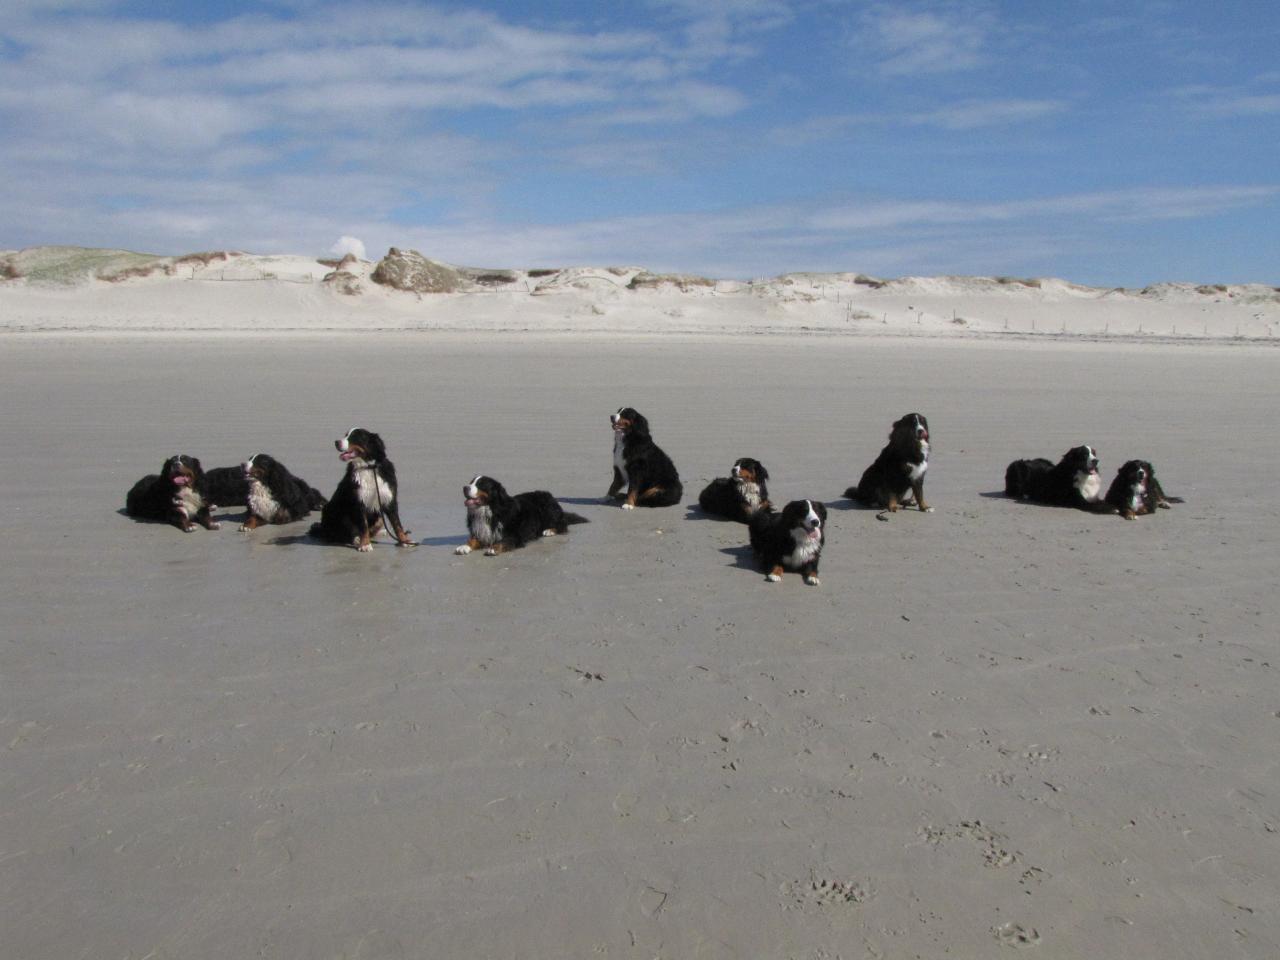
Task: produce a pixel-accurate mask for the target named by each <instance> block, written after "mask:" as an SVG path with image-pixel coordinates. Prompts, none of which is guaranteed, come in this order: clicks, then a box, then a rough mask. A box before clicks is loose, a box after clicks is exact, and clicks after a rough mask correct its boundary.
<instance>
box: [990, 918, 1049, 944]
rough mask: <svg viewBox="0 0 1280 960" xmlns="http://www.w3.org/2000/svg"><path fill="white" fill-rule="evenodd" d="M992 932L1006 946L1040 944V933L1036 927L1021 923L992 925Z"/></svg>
mask: <svg viewBox="0 0 1280 960" xmlns="http://www.w3.org/2000/svg"><path fill="white" fill-rule="evenodd" d="M991 933H992V935H993V936H994V937H995V938H996V939H997V940H999V941H1000V943H1001V944H1003V945H1004V946H1006V947H1035V946H1039V944H1040V934H1039V933H1038V932H1037V931H1036V929H1035V928H1034V927H1024V926H1023V925H1022V924H1020V923H1013V922H1010V923H1002V924H1000V926H998V927H992V928H991Z"/></svg>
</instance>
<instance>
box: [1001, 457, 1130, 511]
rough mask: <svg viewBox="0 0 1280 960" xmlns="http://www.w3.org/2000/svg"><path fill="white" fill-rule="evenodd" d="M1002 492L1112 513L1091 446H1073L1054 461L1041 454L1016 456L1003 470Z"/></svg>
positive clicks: (1050, 502) (1019, 497) (1096, 458)
mask: <svg viewBox="0 0 1280 960" xmlns="http://www.w3.org/2000/svg"><path fill="white" fill-rule="evenodd" d="M1004 492H1005V496H1009V497H1013V498H1015V499H1018V500H1034V501H1035V502H1037V503H1047V504H1051V505H1053V506H1058V507H1075V508H1076V509H1078V510H1088V511H1090V512H1091V513H1115V508H1113V507H1112V506H1111V505H1110V504H1109V503H1107V502H1106V501H1105V500H1103V499H1102V478H1101V477H1100V476H1099V475H1098V455H1097V454H1096V453H1095V452H1094V449H1093V447H1088V446H1081V447H1072V448H1071V449H1070V450H1068V451H1067V452H1066V453H1065V454H1063V456H1062V459H1061V460H1060V461H1059V462H1058V463H1057V464H1056V465H1055V464H1054V463H1052V462H1051V461H1049V460H1046V459H1044V458H1043V457H1037V458H1036V459H1034V460H1015V461H1013V463H1011V464H1009V466H1008V467H1007V468H1006V469H1005V472H1004Z"/></svg>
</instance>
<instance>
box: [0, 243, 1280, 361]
mask: <svg viewBox="0 0 1280 960" xmlns="http://www.w3.org/2000/svg"><path fill="white" fill-rule="evenodd" d="M376 266H377V265H376V264H374V263H370V262H367V261H354V260H352V261H348V262H347V263H346V264H345V265H344V266H343V267H342V268H341V269H340V270H339V269H335V264H333V263H332V262H328V263H322V262H319V261H317V260H314V259H309V258H307V257H297V256H253V255H248V254H234V253H217V254H193V255H188V256H185V257H150V256H146V255H141V254H133V253H128V252H123V251H104V250H84V249H80V248H71V247H43V248H36V249H32V250H26V251H19V252H11V253H8V254H0V276H10V277H12V279H9V280H5V281H0V330H8V331H19V330H25V331H49V330H64V331H70V330H97V331H106V330H118V331H134V332H137V331H146V330H188V331H195V330H200V331H224V332H238V331H273V332H278V331H285V330H296V331H339V330H348V331H355V330H368V329H377V330H455V331H466V330H511V331H518V330H527V331H537V332H555V331H565V332H574V333H610V332H628V333H706V334H713V333H726V332H727V333H750V334H770V333H774V334H776V333H797V332H807V333H821V334H828V335H830V334H840V335H863V336H865V335H893V336H929V337H940V336H945V337H974V336H982V337H1025V336H1035V337H1037V338H1040V337H1046V338H1052V337H1057V338H1082V337H1084V338H1124V339H1140V340H1161V341H1164V340H1174V341H1203V340H1245V341H1250V342H1265V341H1270V340H1273V339H1280V292H1277V288H1274V287H1269V286H1266V285H1262V284H1248V285H1235V286H1229V285H1222V284H1220V285H1203V284H1202V285H1197V284H1192V283H1165V284H1159V285H1155V286H1151V287H1147V288H1144V289H1141V290H1120V289H1102V288H1096V287H1084V286H1080V285H1078V284H1072V283H1068V282H1066V281H1062V280H1055V279H1035V280H1019V279H1014V278H987V277H904V278H900V279H894V280H880V279H876V278H872V277H866V276H863V275H861V274H853V273H839V274H812V273H804V274H790V275H786V276H781V277H777V278H773V279H769V280H759V281H754V282H742V281H734V280H709V279H705V278H701V277H688V276H655V275H653V274H649V273H647V272H646V271H644V270H641V269H640V268H636V267H626V268H617V267H614V268H590V267H572V268H565V269H556V270H551V269H548V270H524V269H522V270H493V271H484V270H474V269H473V270H464V271H463V272H462V274H461V287H460V289H459V290H458V291H456V292H445V293H438V292H430V293H424V292H414V291H411V290H410V291H406V290H400V289H394V288H391V287H388V286H385V285H382V284H379V283H377V282H375V281H374V279H373V278H372V275H373V273H374V271H375V268H376ZM439 266H441V267H442V268H443V269H445V270H457V269H458V268H453V267H449V265H447V264H443V265H439ZM326 277H328V278H329V279H328V280H326V279H325V278H326Z"/></svg>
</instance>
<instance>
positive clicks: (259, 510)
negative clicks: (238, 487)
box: [240, 453, 325, 533]
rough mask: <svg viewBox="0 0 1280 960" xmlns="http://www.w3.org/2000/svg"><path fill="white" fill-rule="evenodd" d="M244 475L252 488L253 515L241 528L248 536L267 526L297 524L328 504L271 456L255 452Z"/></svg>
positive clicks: (249, 499)
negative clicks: (296, 521) (297, 521)
mask: <svg viewBox="0 0 1280 960" xmlns="http://www.w3.org/2000/svg"><path fill="white" fill-rule="evenodd" d="M241 473H242V476H243V478H244V482H245V485H246V487H247V489H248V496H247V497H246V498H245V499H246V506H248V508H249V512H248V515H247V516H246V517H245V521H244V523H243V524H241V525H240V529H241V531H243V532H245V533H247V532H249V531H250V530H253V529H254V528H255V527H260V526H262V525H263V524H264V523H293V521H295V520H301V519H302V518H303V517H305V516H306V515H307V514H309V513H310V512H311V511H312V510H319V509H321V508H322V507H323V506H324V505H325V499H324V494H322V493H321V492H320V491H319V490H317V489H315V488H314V487H312V486H310V485H309V484H308V483H307V482H306V481H305V480H303V479H302V478H301V477H295V476H294V475H293V474H292V473H290V472H289V470H288V468H287V467H286V466H285V465H284V464H283V463H281V462H280V461H279V460H277V459H276V458H275V457H272V456H270V455H269V454H266V453H255V454H254V455H253V456H252V457H250V458H249V459H248V460H246V461H245V462H244V463H243V464H241Z"/></svg>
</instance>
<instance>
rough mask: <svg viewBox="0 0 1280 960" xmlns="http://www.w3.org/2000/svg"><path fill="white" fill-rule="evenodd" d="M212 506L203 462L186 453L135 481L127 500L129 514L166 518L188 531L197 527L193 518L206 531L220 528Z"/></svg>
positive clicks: (171, 458) (126, 509)
mask: <svg viewBox="0 0 1280 960" xmlns="http://www.w3.org/2000/svg"><path fill="white" fill-rule="evenodd" d="M210 506H211V504H210V502H209V498H208V493H207V490H206V488H205V479H204V470H203V469H201V467H200V461H199V460H197V459H196V458H195V457H188V456H187V455H186V454H177V455H175V456H172V457H170V458H169V459H168V460H166V461H165V462H164V464H163V465H162V466H161V467H160V473H159V474H158V475H157V474H154V473H152V474H148V475H147V476H145V477H143V478H142V479H141V480H139V481H138V482H137V483H135V484H134V485H133V488H132V489H131V490H130V491H129V493H128V495H127V496H126V497H125V501H124V509H125V513H127V514H128V515H129V516H131V517H138V518H139V519H144V520H167V521H168V522H169V523H172V524H173V525H174V526H175V527H177V528H178V529H179V530H182V531H184V532H186V533H190V532H191V531H193V530H194V529H195V528H196V525H195V523H192V522H191V521H192V520H193V519H194V520H195V521H196V522H197V523H199V524H200V525H201V526H202V527H204V528H205V529H206V530H217V529H218V527H219V524H217V523H214V521H213V516H212V515H211V514H210V512H209V510H210Z"/></svg>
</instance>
